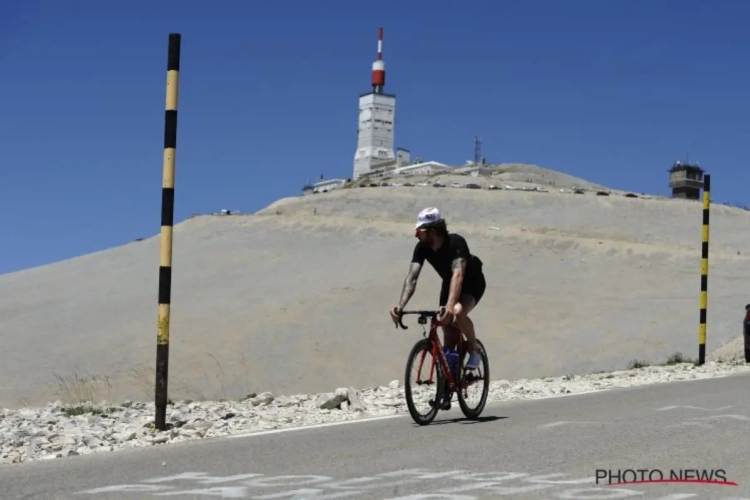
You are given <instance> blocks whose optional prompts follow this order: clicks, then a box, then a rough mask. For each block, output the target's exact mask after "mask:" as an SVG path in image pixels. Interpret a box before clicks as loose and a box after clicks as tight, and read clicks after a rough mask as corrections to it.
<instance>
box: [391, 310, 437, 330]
mask: <svg viewBox="0 0 750 500" xmlns="http://www.w3.org/2000/svg"><path fill="white" fill-rule="evenodd" d="M407 314H417V315H419V319H420V323H421V322H422V320H423V319H424V320H426V319H427V318H431V319H436V318H437V316H438V314H440V310H436V311H432V310H421V311H401V315H400V317H399V318H398V324H397V325H396V328H398V327H401V329H403V330H408V329H409V327H408V326H406V325H405V324H404V323H403V321H402V320H401V317H403V316H404V315H407Z"/></svg>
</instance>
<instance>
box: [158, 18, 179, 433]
mask: <svg viewBox="0 0 750 500" xmlns="http://www.w3.org/2000/svg"><path fill="white" fill-rule="evenodd" d="M180 41H181V36H180V35H179V34H178V33H170V34H169V50H168V55H167V105H166V113H165V117H164V164H163V174H162V186H161V252H160V255H159V320H158V323H157V334H156V385H155V387H154V389H155V391H154V392H155V394H154V396H155V405H156V417H155V422H154V425H155V427H156V428H157V429H158V430H160V431H162V430H164V429H165V428H166V415H167V378H168V373H169V312H170V303H171V295H172V225H173V224H174V171H175V168H174V167H175V154H176V150H177V96H178V87H179V75H180Z"/></svg>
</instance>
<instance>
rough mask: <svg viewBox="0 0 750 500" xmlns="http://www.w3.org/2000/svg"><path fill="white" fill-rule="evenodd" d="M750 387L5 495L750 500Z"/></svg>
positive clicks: (374, 436) (709, 383)
mask: <svg viewBox="0 0 750 500" xmlns="http://www.w3.org/2000/svg"><path fill="white" fill-rule="evenodd" d="M748 386H750V375H737V376H732V377H726V378H719V379H710V380H701V381H689V382H675V383H670V384H660V385H653V386H646V387H639V388H634V389H619V390H613V391H607V392H602V393H593V394H584V395H579V396H570V397H562V398H551V399H545V400H536V401H519V402H507V403H502V404H495V405H492V406H488V408H487V410H486V412H485V417H484V418H485V420H484V421H481V422H469V421H465V420H462V419H461V418H460V417H461V415H460V413H459V411H460V410H457V405H456V406H454V408H456V409H455V410H451V411H450V412H443V413H442V414H440V415H438V419H437V420H436V421H435V423H434V424H433V425H431V426H428V427H418V426H416V425H415V424H413V422H412V421H411V420H410V418H409V417H408V416H407V417H398V418H390V419H385V420H378V421H370V422H363V423H354V424H348V425H339V426H330V427H323V428H316V429H307V430H299V431H292V432H280V433H275V434H266V435H256V436H249V437H241V438H231V439H216V440H203V441H193V442H189V443H182V444H177V445H169V446H159V447H154V448H148V449H134V450H124V451H119V452H113V453H105V454H101V455H93V456H92V455H88V456H79V457H69V458H63V459H56V460H51V461H44V462H32V463H28V464H20V465H8V466H2V467H0V498H2V499H3V500H5V499H11V498H33V499H53V498H54V499H59V498H76V499H78V498H80V499H85V498H91V499H92V500H97V499H105V498H116V499H148V498H160V497H166V498H210V497H217V498H222V497H223V498H255V499H260V498H262V499H272V498H279V499H281V498H287V499H302V498H316V499H330V498H357V499H360V498H361V499H371V498H372V499H375V498H378V499H396V498H398V499H410V500H418V499H432V498H435V499H437V498H442V499H455V500H470V499H474V498H519V499H540V498H545V499H621V498H634V499H635V498H643V499H645V498H658V499H662V500H679V499H687V498H695V499H705V498H710V499H713V500H721V499H727V500H728V499H732V500H738V499H742V498H746V499H750V469H749V468H748V467H747V457H748V456H750V440H749V439H748V438H749V437H750V432H749V429H750V427H749V424H750V403H748V397H747V394H748ZM598 469H599V470H601V469H604V470H609V471H611V472H612V473H613V474H615V473H616V472H617V471H618V470H620V471H623V470H627V469H632V470H636V471H637V470H639V469H648V470H649V471H650V475H651V479H659V476H660V474H661V475H662V476H663V477H664V479H669V478H670V475H671V474H672V473H673V474H679V471H680V470H683V471H685V470H687V469H691V470H697V471H698V472H697V474H699V475H703V474H708V473H710V472H711V471H712V470H713V471H716V470H717V469H723V471H718V472H717V474H718V476H714V479H718V480H726V481H732V482H736V483H737V485H736V486H734V485H727V484H721V485H716V484H711V485H707V484H697V483H684V482H683V483H657V484H625V485H612V484H607V483H608V481H611V482H617V477H615V476H612V477H611V478H608V477H602V478H601V479H600V484H597V483H596V480H597V479H596V477H597V470H598ZM682 474H683V475H684V474H687V475H688V476H689V477H693V478H695V474H696V472H695V471H694V472H689V471H688V472H683V473H682ZM691 474H692V476H690V475H691ZM648 475H649V473H646V479H648ZM620 479H621V480H624V481H633V480H635V479H636V478H635V477H634V474H633V473H627V474H625V475H624V476H623V477H621V478H620Z"/></svg>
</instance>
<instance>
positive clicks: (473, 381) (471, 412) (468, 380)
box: [458, 339, 490, 420]
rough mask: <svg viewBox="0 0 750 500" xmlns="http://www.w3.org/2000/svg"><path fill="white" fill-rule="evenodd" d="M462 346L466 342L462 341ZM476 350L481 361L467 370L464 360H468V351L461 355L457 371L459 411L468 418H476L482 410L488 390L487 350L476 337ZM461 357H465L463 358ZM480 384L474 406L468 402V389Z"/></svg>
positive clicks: (488, 366)
mask: <svg viewBox="0 0 750 500" xmlns="http://www.w3.org/2000/svg"><path fill="white" fill-rule="evenodd" d="M463 345H464V348H465V346H466V343H465V342H464V344H463ZM462 350H464V349H462ZM477 351H478V352H479V355H480V357H481V358H482V363H481V364H480V365H479V366H477V367H476V368H475V369H474V370H471V371H467V370H466V369H465V368H464V366H465V364H466V363H465V361H468V357H469V356H468V353H466V355H465V356H461V363H460V367H459V370H460V373H459V375H458V376H459V390H458V405H459V406H460V407H461V411H462V412H463V414H464V415H465V416H466V418H469V419H472V420H473V419H477V418H479V415H481V414H482V411H484V407H485V405H486V404H487V396H488V395H489V392H490V360H489V358H488V357H487V351H486V350H485V349H484V344H482V342H481V341H480V340H479V339H477ZM463 358H466V360H464V359H463ZM480 384H481V388H482V389H481V392H480V396H479V402H478V403H477V404H476V406H472V405H471V404H470V403H469V402H468V394H467V393H468V390H469V389H474V390H475V391H476V389H478V388H479V387H478V386H479V385H480Z"/></svg>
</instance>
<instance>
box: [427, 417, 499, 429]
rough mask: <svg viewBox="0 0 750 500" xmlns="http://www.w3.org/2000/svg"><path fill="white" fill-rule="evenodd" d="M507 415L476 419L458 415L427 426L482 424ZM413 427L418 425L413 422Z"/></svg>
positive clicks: (435, 421)
mask: <svg viewBox="0 0 750 500" xmlns="http://www.w3.org/2000/svg"><path fill="white" fill-rule="evenodd" d="M506 418H508V417H497V416H494V415H493V416H491V417H479V418H476V419H469V418H466V417H460V418H449V419H446V420H434V421H433V422H432V423H431V424H430V425H428V426H427V427H430V426H433V425H443V424H458V423H461V424H464V425H466V424H483V423H485V422H495V421H497V420H503V419H506ZM414 426H415V427H420V426H419V425H418V424H414Z"/></svg>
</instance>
